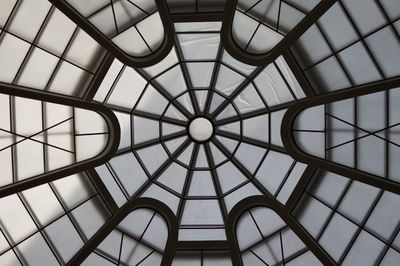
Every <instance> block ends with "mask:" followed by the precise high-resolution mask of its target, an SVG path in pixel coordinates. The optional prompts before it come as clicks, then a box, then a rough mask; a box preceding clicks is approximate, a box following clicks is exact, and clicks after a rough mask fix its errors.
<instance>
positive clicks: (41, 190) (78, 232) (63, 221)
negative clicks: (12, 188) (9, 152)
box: [0, 173, 109, 265]
mask: <svg viewBox="0 0 400 266" xmlns="http://www.w3.org/2000/svg"><path fill="white" fill-rule="evenodd" d="M108 217H109V213H108V212H107V210H106V208H105V207H104V205H103V202H102V200H101V198H100V196H99V194H98V192H97V191H96V190H95V189H94V188H93V187H92V185H91V183H90V182H89V180H88V179H87V176H86V175H85V174H84V173H80V174H76V175H72V176H68V177H65V178H63V179H60V180H57V181H54V182H51V183H48V184H45V185H41V186H38V187H35V188H32V189H28V190H25V191H23V192H20V193H17V194H13V195H11V196H7V197H4V198H1V199H0V231H1V234H0V264H1V265H28V264H29V265H65V264H66V263H67V262H68V261H69V260H70V259H71V258H72V256H73V255H75V253H76V252H77V251H78V250H79V249H80V248H81V247H82V246H83V245H84V243H85V242H86V241H87V240H88V239H89V238H90V237H92V236H93V234H94V233H96V232H97V230H98V229H100V227H101V226H102V225H103V223H104V222H105V220H106V219H107V218H108Z"/></svg>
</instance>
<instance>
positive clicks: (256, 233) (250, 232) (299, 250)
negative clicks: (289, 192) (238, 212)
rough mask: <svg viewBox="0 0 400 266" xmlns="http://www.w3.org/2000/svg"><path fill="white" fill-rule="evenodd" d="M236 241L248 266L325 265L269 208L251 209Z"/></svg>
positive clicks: (239, 224)
mask: <svg viewBox="0 0 400 266" xmlns="http://www.w3.org/2000/svg"><path fill="white" fill-rule="evenodd" d="M236 238H237V242H238V245H239V249H240V253H241V259H242V263H243V265H245V266H250V265H321V263H320V262H319V260H318V259H317V258H316V257H315V256H314V254H313V253H312V252H311V251H309V249H308V248H307V246H306V245H305V244H304V243H303V242H302V241H301V239H300V238H298V237H297V235H296V234H295V233H294V232H293V231H292V230H291V229H290V228H289V227H288V226H287V225H286V223H285V222H284V221H283V220H282V219H281V218H280V217H279V216H278V215H277V214H276V213H275V212H274V211H272V210H271V209H269V208H266V207H256V208H251V209H249V210H248V211H246V212H245V213H244V214H243V215H242V216H241V217H240V219H239V220H238V223H237V227H236Z"/></svg>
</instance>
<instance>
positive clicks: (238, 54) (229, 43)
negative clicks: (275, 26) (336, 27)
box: [221, 0, 337, 66]
mask: <svg viewBox="0 0 400 266" xmlns="http://www.w3.org/2000/svg"><path fill="white" fill-rule="evenodd" d="M336 1H337V0H322V1H321V2H320V3H319V4H318V5H317V6H316V7H315V8H313V10H311V12H310V13H308V14H307V15H306V16H305V17H304V19H303V20H301V22H300V23H299V24H297V26H296V27H294V28H293V29H292V30H291V31H290V32H289V33H288V34H287V35H286V36H285V37H284V38H283V40H282V41H280V42H279V43H278V44H277V45H276V46H275V47H274V48H273V49H271V50H270V51H268V52H267V53H264V54H253V53H248V52H246V51H245V50H243V49H242V48H241V47H239V46H238V45H237V44H236V42H235V40H234V38H233V36H232V25H233V19H234V16H235V9H236V6H237V3H238V0H228V1H226V5H225V12H224V17H223V20H222V28H221V41H222V44H223V46H224V48H225V50H227V51H228V52H229V54H230V55H232V56H233V57H235V58H236V59H237V60H239V61H241V62H244V63H246V64H249V65H255V66H261V65H268V64H270V63H272V62H273V61H274V60H275V59H276V58H278V57H279V56H280V55H282V54H283V53H284V52H285V51H287V50H289V48H290V46H292V45H293V43H294V42H295V41H296V40H297V39H298V38H299V37H300V36H301V35H302V34H303V33H304V32H306V31H307V30H308V29H309V28H310V27H311V26H312V25H313V24H314V23H315V22H317V20H318V19H319V18H320V17H321V16H322V15H323V14H325V12H326V11H327V10H328V9H329V8H330V7H331V6H332V5H333V4H334V3H336Z"/></svg>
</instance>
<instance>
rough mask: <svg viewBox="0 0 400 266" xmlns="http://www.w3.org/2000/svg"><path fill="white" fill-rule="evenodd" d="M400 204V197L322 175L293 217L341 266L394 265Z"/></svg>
mask: <svg viewBox="0 0 400 266" xmlns="http://www.w3.org/2000/svg"><path fill="white" fill-rule="evenodd" d="M399 203H400V196H399V195H397V194H393V193H390V192H387V191H384V190H380V189H378V188H375V187H373V186H369V185H367V184H364V183H361V182H358V181H354V180H352V179H349V178H346V177H343V176H339V175H336V174H333V173H329V172H324V171H319V172H317V173H316V174H315V175H314V177H313V179H312V181H311V183H310V185H309V186H308V188H307V190H306V191H305V193H304V195H303V197H302V199H301V200H300V201H299V203H298V205H297V208H296V209H295V211H294V215H295V216H296V217H297V218H298V220H299V222H300V223H301V224H302V226H303V227H304V228H305V229H306V230H307V231H308V232H309V233H310V234H311V235H312V237H313V238H314V239H315V240H316V241H318V243H319V244H320V245H321V246H322V247H323V248H324V249H325V250H326V252H327V253H328V254H329V255H330V256H331V257H332V258H333V259H334V260H335V261H336V262H337V263H338V264H340V265H380V264H381V265H395V264H396V263H397V262H398V260H399V258H400V253H399V252H400V249H399V248H400V245H399V243H400V242H399V239H400V238H399V234H398V233H399V229H400V212H399V206H400V204H399Z"/></svg>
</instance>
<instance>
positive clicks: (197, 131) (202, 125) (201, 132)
mask: <svg viewBox="0 0 400 266" xmlns="http://www.w3.org/2000/svg"><path fill="white" fill-rule="evenodd" d="M213 131H214V128H213V125H212V124H211V122H210V120H208V119H207V118H204V117H198V118H195V119H193V120H192V122H190V125H189V134H190V136H191V137H192V138H193V139H194V140H197V141H200V142H201V141H206V140H208V139H209V138H211V136H212V134H213Z"/></svg>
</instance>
